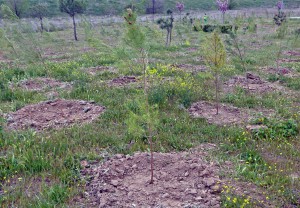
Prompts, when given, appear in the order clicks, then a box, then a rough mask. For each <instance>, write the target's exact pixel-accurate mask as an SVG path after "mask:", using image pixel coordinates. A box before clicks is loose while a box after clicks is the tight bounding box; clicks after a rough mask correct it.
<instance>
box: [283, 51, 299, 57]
mask: <svg viewBox="0 0 300 208" xmlns="http://www.w3.org/2000/svg"><path fill="white" fill-rule="evenodd" d="M283 54H284V55H286V56H299V57H300V51H285V52H284V53H283Z"/></svg>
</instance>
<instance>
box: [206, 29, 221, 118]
mask: <svg viewBox="0 0 300 208" xmlns="http://www.w3.org/2000/svg"><path fill="white" fill-rule="evenodd" d="M202 49H203V53H204V58H205V61H206V64H207V65H208V66H209V68H210V69H211V70H212V72H213V75H214V77H215V90H216V97H215V101H216V103H217V106H216V109H217V113H216V114H217V115H218V114H219V105H220V96H219V91H220V83H219V82H220V73H221V70H222V69H223V67H224V65H225V63H226V50H225V46H224V44H223V41H222V39H221V37H220V36H219V34H218V32H216V31H214V32H213V33H212V35H211V36H210V37H208V38H207V39H206V41H205V43H204V46H203V48H202Z"/></svg>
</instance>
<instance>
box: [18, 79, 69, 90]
mask: <svg viewBox="0 0 300 208" xmlns="http://www.w3.org/2000/svg"><path fill="white" fill-rule="evenodd" d="M12 87H13V88H14V87H15V86H12ZM16 87H19V88H22V89H25V90H28V91H42V90H45V89H53V88H57V89H70V88H72V85H71V84H69V83H67V82H60V81H57V80H55V79H51V78H36V79H28V80H23V81H21V82H20V83H18V84H17V85H16Z"/></svg>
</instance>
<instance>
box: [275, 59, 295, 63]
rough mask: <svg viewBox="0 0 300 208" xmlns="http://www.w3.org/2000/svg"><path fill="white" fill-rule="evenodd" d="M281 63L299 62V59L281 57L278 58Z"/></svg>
mask: <svg viewBox="0 0 300 208" xmlns="http://www.w3.org/2000/svg"><path fill="white" fill-rule="evenodd" d="M279 61H280V62H281V63H293V62H300V59H292V58H283V59H280V60H279Z"/></svg>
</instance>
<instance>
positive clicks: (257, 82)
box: [224, 72, 277, 93]
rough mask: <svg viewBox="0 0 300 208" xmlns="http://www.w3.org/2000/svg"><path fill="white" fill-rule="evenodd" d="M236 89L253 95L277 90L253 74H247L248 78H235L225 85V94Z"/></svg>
mask: <svg viewBox="0 0 300 208" xmlns="http://www.w3.org/2000/svg"><path fill="white" fill-rule="evenodd" d="M236 87H240V88H242V89H244V90H246V91H248V92H252V93H267V92H272V91H274V90H276V89H277V87H276V86H275V85H273V84H272V83H269V82H267V81H264V80H262V79H261V78H260V77H259V76H257V75H254V74H252V73H249V72H248V73H246V76H245V77H244V76H235V77H233V78H232V79H230V80H229V81H227V82H225V83H224V92H225V93H232V92H234V91H235V89H236Z"/></svg>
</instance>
